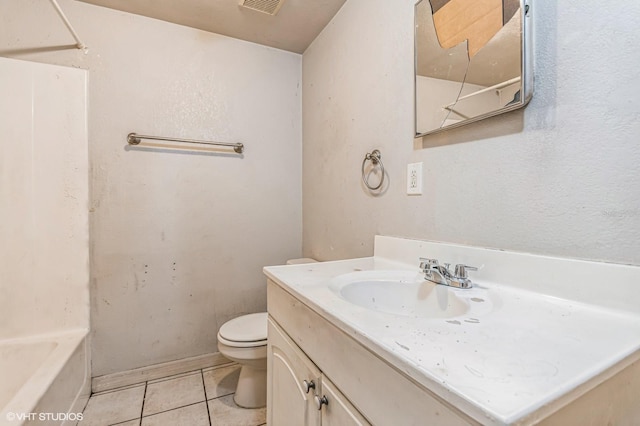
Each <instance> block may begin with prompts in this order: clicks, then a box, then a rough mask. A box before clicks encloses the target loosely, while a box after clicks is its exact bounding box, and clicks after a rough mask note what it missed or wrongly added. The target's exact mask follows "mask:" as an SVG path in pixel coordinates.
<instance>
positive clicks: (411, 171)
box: [407, 163, 422, 195]
mask: <svg viewBox="0 0 640 426" xmlns="http://www.w3.org/2000/svg"><path fill="white" fill-rule="evenodd" d="M407 194H409V195H422V163H411V164H408V165H407Z"/></svg>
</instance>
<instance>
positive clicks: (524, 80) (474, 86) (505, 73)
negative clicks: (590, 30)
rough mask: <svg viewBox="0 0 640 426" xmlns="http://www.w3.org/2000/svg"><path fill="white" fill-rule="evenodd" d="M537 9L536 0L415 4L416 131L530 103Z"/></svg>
mask: <svg viewBox="0 0 640 426" xmlns="http://www.w3.org/2000/svg"><path fill="white" fill-rule="evenodd" d="M530 15H531V10H530V6H529V0H420V1H418V2H417V3H416V5H415V111H416V117H415V125H416V137H419V136H424V135H428V134H431V133H436V132H441V131H443V130H446V129H449V128H453V127H458V126H461V125H464V124H468V123H471V122H474V121H478V120H481V119H484V118H487V117H491V116H493V115H497V114H502V113H503V112H507V111H511V110H514V109H517V108H522V107H524V106H525V105H526V104H527V103H528V102H529V100H530V99H531V96H532V94H533V73H532V70H531V52H530V46H531V42H530V40H531V37H530V35H529V33H530V27H531V23H530V20H531V17H530Z"/></svg>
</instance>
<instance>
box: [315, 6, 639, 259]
mask: <svg viewBox="0 0 640 426" xmlns="http://www.w3.org/2000/svg"><path fill="white" fill-rule="evenodd" d="M413 4H414V1H413V0H402V1H393V2H391V1H386V0H348V1H347V2H346V4H345V6H343V8H342V9H341V10H340V12H339V13H338V14H337V15H336V17H335V18H334V19H333V21H332V22H331V23H330V24H329V25H328V26H327V27H326V28H325V30H324V31H323V32H322V33H321V34H320V36H319V37H318V38H317V39H316V40H315V41H314V43H313V44H312V45H311V46H310V47H309V48H308V49H307V51H306V52H305V53H304V55H303V94H304V96H303V147H304V148H303V170H304V174H303V224H304V226H303V227H304V231H303V248H304V254H305V255H306V256H313V257H316V258H319V259H322V260H326V259H338V258H349V257H356V256H366V255H370V254H371V253H372V246H373V236H374V235H375V234H383V235H395V236H405V237H414V238H421V239H429V240H437V241H447V242H456V243H464V244H472V245H478V246H486V247H496V248H504V249H510V250H518V251H525V252H533V253H543V254H551V255H559V256H568V257H578V258H588V259H603V260H609V261H614V262H624V263H634V264H640V166H639V165H638V164H639V163H640V138H639V136H638V135H639V134H640V85H639V84H638V81H640V67H639V66H638V58H639V57H640V45H638V44H637V43H635V42H634V40H637V39H638V37H639V36H640V29H639V28H638V26H637V24H636V23H637V21H638V19H639V18H640V4H639V3H638V2H635V1H633V0H624V1H623V2H622V3H621V4H617V5H616V7H615V8H607V9H606V10H603V9H602V8H600V7H599V6H600V3H599V2H597V1H595V0H588V1H585V2H580V3H579V4H578V3H575V2H555V1H551V0H538V1H536V2H535V4H534V5H533V17H534V19H535V26H536V28H535V37H534V44H535V46H534V47H535V89H534V90H535V93H534V96H533V100H532V102H531V104H530V105H529V106H528V107H527V108H526V109H525V110H524V111H516V112H512V113H509V114H506V115H503V116H500V117H495V118H491V119H488V120H484V121H482V122H479V123H476V124H472V125H469V126H467V127H465V128H462V129H457V130H453V131H448V132H445V133H443V134H437V135H432V136H427V137H425V138H423V139H418V140H415V141H414V140H413ZM373 148H379V149H380V150H381V151H382V158H383V161H384V165H385V167H386V169H387V171H388V175H389V176H388V177H389V185H388V187H387V188H386V192H384V193H383V194H381V195H379V196H375V197H374V196H371V195H369V194H368V193H367V191H365V190H364V189H363V186H362V184H361V182H360V164H361V161H362V158H363V157H364V155H365V153H366V152H370V151H371V150H372V149H373ZM418 161H422V162H424V195H423V196H420V197H417V196H407V195H406V194H405V192H404V191H405V181H406V164H407V163H411V162H418Z"/></svg>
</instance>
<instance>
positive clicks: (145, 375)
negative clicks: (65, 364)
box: [91, 352, 231, 393]
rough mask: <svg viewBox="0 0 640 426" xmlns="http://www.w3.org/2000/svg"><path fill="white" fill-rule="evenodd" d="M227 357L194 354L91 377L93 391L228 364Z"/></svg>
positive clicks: (214, 354) (102, 390) (216, 353)
mask: <svg viewBox="0 0 640 426" xmlns="http://www.w3.org/2000/svg"><path fill="white" fill-rule="evenodd" d="M230 362H231V361H229V360H228V359H227V358H225V357H224V356H222V354H221V353H220V352H215V353H211V354H205V355H199V356H194V357H191V358H184V359H179V360H176V361H170V362H163V363H161V364H154V365H150V366H148V367H141V368H135V369H133V370H128V371H121V372H118V373H113V374H105V375H104V376H98V377H93V378H92V379H91V392H92V393H97V392H104V391H107V390H112V389H117V388H121V387H124V386H131V385H135V384H136V383H143V382H146V381H148V380H155V379H161V378H163V377H168V376H173V375H176V374H182V373H188V372H189V371H194V370H200V369H202V368H209V367H215V366H218V365H222V364H228V363H230Z"/></svg>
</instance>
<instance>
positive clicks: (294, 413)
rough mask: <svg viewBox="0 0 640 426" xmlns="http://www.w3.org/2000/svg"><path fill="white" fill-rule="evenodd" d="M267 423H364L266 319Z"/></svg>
mask: <svg viewBox="0 0 640 426" xmlns="http://www.w3.org/2000/svg"><path fill="white" fill-rule="evenodd" d="M268 334H269V344H268V357H267V359H268V361H267V362H268V378H267V386H268V388H267V395H268V397H267V407H268V408H267V423H268V424H269V425H274V426H275V425H278V426H289V425H290V426H320V425H322V426H365V425H368V424H369V423H368V422H367V421H366V420H365V419H364V417H362V415H361V414H360V413H358V411H357V410H356V409H355V408H354V407H353V406H352V405H351V403H349V401H348V400H347V399H346V398H345V397H344V396H343V395H342V393H341V392H340V391H339V390H338V389H337V387H336V386H335V385H334V384H333V383H331V381H329V379H328V378H327V377H326V376H323V375H322V373H321V372H320V370H319V369H318V368H317V367H316V366H315V365H314V364H313V362H312V361H311V360H310V359H309V358H308V357H307V356H306V355H305V354H304V352H302V350H300V348H298V347H297V346H296V344H295V343H293V341H292V340H291V339H290V338H289V337H288V336H287V335H286V334H285V333H284V331H282V329H280V327H278V325H277V324H276V323H275V322H274V321H273V319H272V318H269V328H268Z"/></svg>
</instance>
